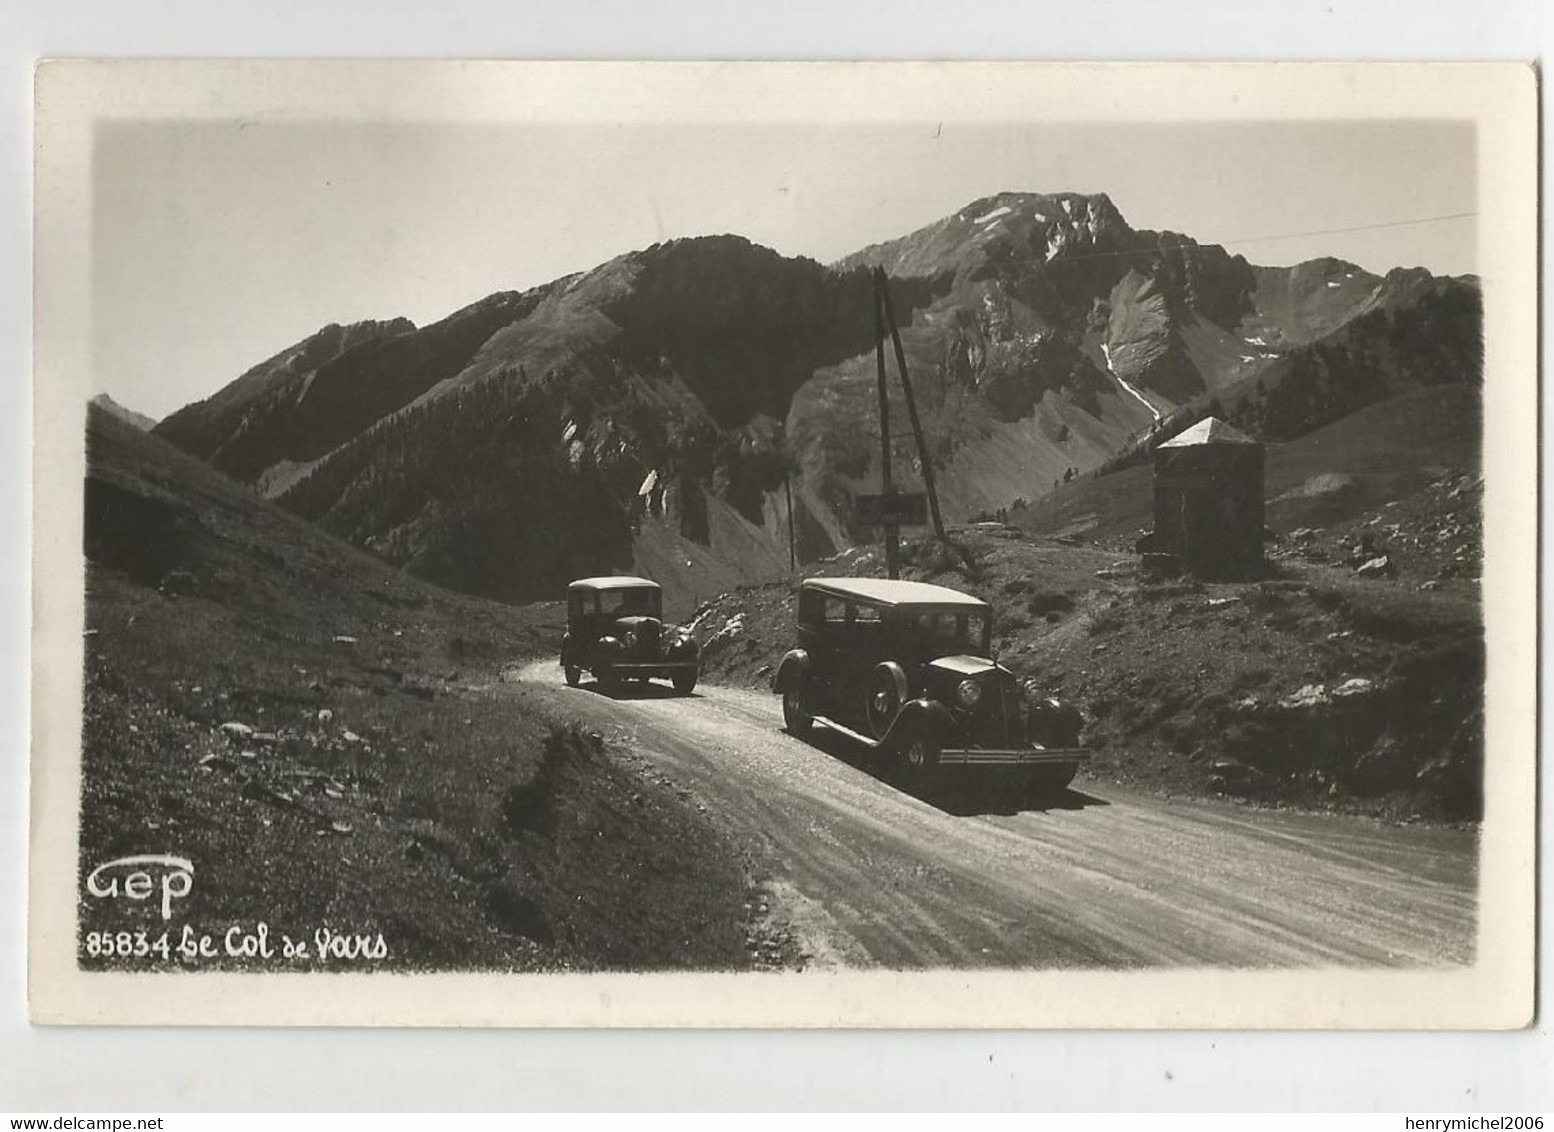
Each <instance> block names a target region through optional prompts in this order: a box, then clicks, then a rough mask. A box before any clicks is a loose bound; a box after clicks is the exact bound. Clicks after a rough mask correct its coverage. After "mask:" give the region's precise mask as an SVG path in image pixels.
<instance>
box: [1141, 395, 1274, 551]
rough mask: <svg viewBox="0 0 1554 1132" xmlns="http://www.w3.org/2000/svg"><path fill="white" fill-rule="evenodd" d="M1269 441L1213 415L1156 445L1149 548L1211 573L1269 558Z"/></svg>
mask: <svg viewBox="0 0 1554 1132" xmlns="http://www.w3.org/2000/svg"><path fill="white" fill-rule="evenodd" d="M1264 459H1265V454H1264V451H1263V446H1262V445H1261V444H1259V443H1258V442H1257V441H1255V440H1253V439H1252V438H1251V437H1249V436H1247V435H1245V434H1244V433H1241V432H1237V431H1236V430H1235V429H1234V428H1231V427H1230V425H1228V424H1226V423H1225V422H1224V421H1222V420H1220V419H1219V418H1218V417H1205V418H1204V419H1203V420H1201V421H1199V422H1198V423H1197V424H1195V425H1193V426H1192V427H1191V428H1189V429H1187V430H1186V431H1185V432H1183V433H1181V434H1180V435H1178V436H1176V437H1173V438H1172V439H1171V440H1168V441H1166V442H1165V443H1164V444H1161V445H1160V446H1159V447H1157V448H1156V449H1155V531H1154V534H1153V536H1151V537H1150V538H1149V539H1148V540H1147V542H1148V546H1147V549H1148V550H1150V551H1153V552H1155V553H1158V554H1169V555H1171V556H1173V557H1174V558H1175V559H1176V560H1177V561H1178V562H1179V563H1180V564H1181V565H1182V566H1184V567H1186V568H1187V569H1190V570H1192V571H1194V572H1195V573H1199V574H1204V575H1209V576H1245V575H1248V574H1254V573H1256V572H1257V571H1259V570H1260V569H1261V567H1262V564H1263V464H1264Z"/></svg>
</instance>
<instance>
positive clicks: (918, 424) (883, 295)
mask: <svg viewBox="0 0 1554 1132" xmlns="http://www.w3.org/2000/svg"><path fill="white" fill-rule="evenodd" d="M874 290H875V294H876V295H877V296H878V297H877V298H876V300H875V306H874V309H875V317H876V321H877V320H878V314H879V308H880V306H881V304H883V306H884V308H885V321H886V322H887V323H888V324H889V325H890V340H891V343H892V344H893V345H894V346H895V348H896V368H897V369H898V370H900V371H901V392H902V393H903V394H904V395H905V396H906V410H907V419H908V420H910V421H911V422H912V435H913V436H914V437H916V438H917V458H918V461H919V462H920V463H921V464H922V465H923V487H924V488H925V489H926V490H927V492H928V514H929V517H930V518H932V519H933V533H934V534H935V535H936V536H937V537H938V539H939V541H940V542H943V541H945V535H944V518H943V516H941V515H940V514H939V492H938V490H937V489H936V488H935V487H934V480H933V453H932V452H931V451H929V448H928V444H927V442H926V441H925V440H924V439H923V424H922V421H920V420H919V419H918V416H917V399H916V398H915V397H913V396H912V379H911V378H910V377H909V376H907V364H906V351H905V350H903V349H902V348H901V332H900V331H899V330H897V329H896V312H895V310H894V309H892V307H891V304H890V281H889V279H888V278H887V277H886V275H885V269H884V268H883V267H876V268H875V269H874ZM880 352H881V358H880V382H881V385H882V386H883V384H884V380H885V376H884V375H885V361H884V357H883V344H882V347H881V351H880ZM880 396H881V397H883V396H884V394H883V393H881V394H880ZM881 427H882V428H883V427H884V425H883V421H882V423H881ZM887 431H888V430H887ZM886 458H887V459H888V458H889V454H888V452H887V457H886ZM885 482H886V485H887V486H886V488H885V491H886V493H887V494H888V493H889V491H890V487H889V486H888V485H889V483H890V481H889V479H886V481H885ZM891 577H895V575H894V574H892V575H891Z"/></svg>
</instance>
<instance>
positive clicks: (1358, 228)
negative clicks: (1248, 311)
mask: <svg viewBox="0 0 1554 1132" xmlns="http://www.w3.org/2000/svg"><path fill="white" fill-rule="evenodd" d="M1477 215H1478V213H1477V212H1446V213H1442V214H1441V215H1440V216H1421V217H1419V218H1417V219H1415V220H1388V221H1384V222H1382V223H1380V224H1356V225H1354V226H1353V227H1350V228H1317V229H1314V230H1313V231H1310V232H1289V233H1286V234H1284V235H1280V236H1245V237H1242V238H1241V239H1238V240H1221V241H1219V242H1220V243H1221V244H1261V243H1265V242H1267V241H1269V240H1298V239H1301V238H1303V237H1305V236H1336V235H1339V234H1341V233H1344V232H1371V231H1375V230H1376V229H1378V228H1406V227H1407V226H1408V225H1410V224H1435V223H1438V222H1439V221H1442V220H1464V219H1466V218H1467V217H1470V216H1477Z"/></svg>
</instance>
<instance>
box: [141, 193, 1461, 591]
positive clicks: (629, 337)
mask: <svg viewBox="0 0 1554 1132" xmlns="http://www.w3.org/2000/svg"><path fill="white" fill-rule="evenodd" d="M875 264H879V265H881V266H883V267H885V269H886V271H887V273H888V274H889V275H890V277H891V280H890V287H891V293H892V299H893V305H894V307H895V310H896V312H897V316H898V318H899V319H900V321H901V336H902V340H903V346H904V348H905V351H906V354H907V357H908V361H909V367H910V372H911V375H912V379H913V382H914V385H915V386H916V388H917V391H918V397H917V399H918V402H919V407H920V409H921V411H922V415H923V418H924V428H925V433H926V435H927V436H928V438H929V442H930V446H931V448H932V450H933V451H932V453H931V457H932V458H933V459H934V460H935V463H936V467H938V469H939V476H938V478H939V483H940V491H941V496H942V499H943V502H944V506H945V510H946V513H947V515H949V516H950V517H951V518H952V519H954V520H961V519H965V518H967V517H970V516H971V515H973V514H975V513H978V512H981V511H987V510H995V509H998V508H1002V507H1005V506H1008V505H1010V504H1011V503H1013V502H1014V501H1015V500H1017V499H1023V500H1029V499H1033V498H1035V497H1036V496H1038V495H1040V494H1042V493H1044V492H1046V491H1049V490H1051V488H1052V487H1053V486H1054V485H1055V484H1057V483H1059V482H1062V481H1063V480H1064V478H1065V477H1070V476H1072V475H1074V474H1080V473H1083V472H1086V471H1088V470H1091V469H1094V468H1097V467H1100V466H1102V465H1104V464H1106V463H1107V462H1108V461H1111V460H1114V459H1115V458H1116V457H1117V456H1118V453H1119V452H1125V451H1126V450H1128V449H1130V448H1133V447H1139V446H1143V445H1147V444H1148V443H1149V442H1150V441H1151V440H1152V439H1153V438H1158V437H1159V436H1161V435H1163V434H1167V433H1169V432H1171V431H1172V430H1174V429H1176V428H1179V427H1185V424H1190V423H1191V420H1188V419H1187V418H1188V417H1191V418H1192V419H1196V418H1197V416H1200V415H1202V414H1203V413H1204V412H1205V411H1207V410H1208V409H1209V408H1210V407H1211V406H1212V407H1214V408H1218V409H1220V410H1221V411H1222V412H1229V413H1231V415H1235V414H1236V413H1240V414H1241V416H1242V418H1243V419H1242V420H1240V421H1238V423H1241V424H1244V425H1248V426H1250V430H1251V431H1253V432H1261V431H1262V430H1264V429H1266V428H1269V427H1272V428H1274V429H1275V430H1276V431H1277V430H1279V429H1283V430H1284V431H1285V432H1288V431H1289V430H1290V429H1310V428H1314V427H1318V426H1320V425H1321V424H1324V423H1327V421H1328V420H1330V419H1333V418H1334V417H1335V415H1342V414H1343V413H1346V412H1352V411H1354V410H1355V409H1357V408H1360V407H1363V405H1365V404H1369V403H1373V402H1374V401H1375V400H1378V399H1381V398H1383V397H1385V396H1391V395H1394V394H1396V393H1397V392H1400V391H1402V390H1405V389H1407V388H1411V387H1413V386H1414V385H1417V384H1432V383H1436V382H1439V381H1441V380H1451V381H1455V382H1461V381H1467V382H1470V383H1476V382H1478V381H1479V380H1481V372H1480V371H1481V368H1482V343H1481V341H1480V339H1479V333H1480V332H1479V330H1478V327H1479V325H1480V324H1481V319H1482V315H1481V310H1480V307H1479V302H1478V290H1477V285H1476V280H1465V279H1461V278H1458V279H1452V278H1447V277H1435V276H1432V275H1430V273H1429V272H1425V271H1423V270H1422V269H1396V270H1394V271H1392V272H1389V273H1388V274H1387V275H1385V276H1376V275H1373V274H1371V273H1368V272H1365V271H1363V270H1362V269H1360V268H1358V267H1357V266H1356V265H1353V264H1349V263H1346V262H1344V261H1342V260H1337V259H1333V258H1330V257H1329V258H1319V259H1315V260H1310V261H1307V262H1305V263H1302V264H1299V265H1296V266H1294V267H1289V268H1276V267H1262V266H1256V265H1253V264H1251V263H1249V262H1248V261H1247V260H1246V259H1245V258H1244V257H1242V256H1239V255H1231V254H1230V253H1229V252H1227V251H1226V250H1225V249H1224V248H1221V247H1218V246H1217V245H1212V244H1206V245H1205V244H1198V243H1196V242H1195V241H1193V240H1192V239H1190V238H1189V237H1187V236H1184V235H1180V234H1177V233H1171V232H1155V231H1149V230H1136V229H1133V228H1131V227H1130V226H1129V225H1128V224H1127V222H1126V220H1125V219H1124V218H1123V217H1122V214H1121V213H1120V212H1119V211H1118V210H1117V209H1116V207H1115V205H1113V204H1112V202H1111V200H1110V198H1109V197H1107V196H1106V195H1105V194H1081V193H1051V194H1039V193H997V194H993V195H992V196H988V197H983V198H980V199H979V200H977V201H973V202H971V203H970V204H968V205H967V206H965V207H964V208H962V209H960V210H958V211H956V212H955V213H952V214H950V215H948V216H946V217H944V218H941V219H940V220H938V221H935V222H933V223H932V224H929V225H925V226H923V227H921V228H919V229H917V230H915V231H914V232H910V233H907V234H906V235H904V236H901V237H898V238H896V239H894V240H889V241H884V242H882V243H879V244H875V245H870V246H869V247H866V248H863V249H860V250H859V251H858V252H855V253H852V254H850V255H848V256H844V257H842V258H841V259H840V260H837V261H835V262H834V263H832V264H831V265H829V266H822V265H821V264H819V263H817V262H815V261H814V260H810V259H807V258H805V257H788V256H783V255H781V254H779V253H777V252H775V251H773V250H772V249H769V248H765V247H762V246H761V245H758V244H754V243H752V242H751V241H749V240H747V239H745V238H744V237H740V236H735V235H721V236H701V237H689V238H685V239H680V240H673V241H669V242H666V243H661V244H655V245H652V246H650V247H648V248H644V249H640V250H637V251H633V252H627V253H624V254H622V255H620V256H616V257H614V258H612V259H610V260H608V261H606V262H605V263H603V264H600V265H599V266H597V267H595V268H593V269H591V270H589V271H585V272H579V273H575V274H573V275H569V276H565V277H562V278H561V279H558V280H554V281H552V282H550V283H547V284H543V285H542V286H540V287H535V288H530V289H529V290H526V291H522V292H499V293H497V294H495V295H492V296H489V297H488V298H486V299H483V300H481V301H480V302H478V303H475V304H471V305H470V306H467V307H465V308H463V309H462V310H460V311H457V312H454V314H452V315H449V316H448V317H447V318H445V319H443V320H440V321H439V322H437V323H432V324H430V325H428V326H427V327H423V328H416V327H414V326H413V324H410V323H409V321H408V320H402V319H399V320H390V321H387V322H370V323H361V324H356V325H355V326H353V327H344V328H342V327H336V326H329V327H325V328H324V329H323V330H321V331H320V332H319V333H318V334H317V335H315V336H312V337H310V338H309V339H305V340H304V341H303V342H301V343H298V344H296V345H295V346H293V347H291V348H288V350H283V351H281V352H280V353H278V354H277V355H275V356H274V357H272V358H271V359H269V360H268V361H266V362H264V363H261V364H260V365H259V366H256V367H253V368H252V369H250V370H249V371H248V372H246V373H245V374H244V375H243V376H241V377H240V378H238V379H237V380H236V381H234V382H232V383H230V384H229V385H227V386H225V387H223V388H222V389H221V390H219V391H218V392H217V393H216V394H213V395H212V397H210V398H207V399H206V400H205V401H202V402H197V403H196V404H195V405H191V406H187V407H186V408H185V409H182V410H179V412H178V413H175V414H173V415H172V416H170V417H169V418H168V419H167V420H166V421H164V422H162V424H161V425H159V426H157V431H158V433H159V434H160V435H163V436H165V437H166V438H167V439H170V440H172V441H173V442H174V443H176V444H179V445H180V446H181V447H184V448H185V449H186V450H188V451H191V452H193V453H195V454H196V455H199V456H201V457H202V458H204V459H207V460H208V461H210V462H211V463H213V464H214V465H215V466H216V467H218V468H219V469H221V470H223V471H226V472H227V473H228V474H230V475H233V476H234V477H235V478H238V479H240V480H243V481H244V482H248V483H251V484H254V485H255V486H256V487H258V488H259V489H260V490H261V491H263V492H264V493H266V494H269V495H272V496H273V497H275V498H277V499H279V501H280V502H282V504H283V505H285V506H288V507H291V508H293V509H294V510H298V511H299V512H300V513H302V514H304V515H306V516H307V517H308V518H310V519H312V520H313V521H315V522H318V523H320V524H321V525H322V526H324V527H325V528H326V529H328V530H331V531H332V532H333V533H335V534H338V535H341V536H343V537H346V538H348V539H350V540H351V541H353V542H356V543H358V544H359V545H364V546H368V547H371V548H372V549H374V550H376V551H377V552H378V553H380V554H383V555H385V556H386V557H388V558H389V560H390V561H392V562H396V563H397V564H399V565H402V566H406V567H407V568H409V569H411V570H412V571H413V572H419V573H422V574H423V575H424V576H427V577H430V578H432V579H433V580H438V581H442V582H444V583H446V584H450V585H454V586H455V587H457V588H464V589H472V590H474V591H475V592H480V593H485V594H488V595H491V596H500V597H503V598H506V599H508V600H525V599H528V598H530V597H533V596H537V595H539V594H542V593H545V592H548V591H547V590H546V587H547V586H550V585H554V584H557V583H558V582H559V581H561V580H564V579H561V578H560V577H559V576H558V577H549V576H546V577H540V576H538V575H534V576H532V577H530V579H529V581H528V582H526V583H525V584H524V585H523V586H518V587H514V586H512V585H509V584H507V583H506V581H505V580H504V578H503V572H504V570H510V569H511V568H510V567H509V566H506V565H504V562H503V559H502V556H500V555H493V554H490V553H487V552H483V551H482V550H481V544H482V543H485V544H488V545H490V544H495V543H500V544H503V545H505V546H506V547H507V548H508V549H507V551H506V553H507V554H508V555H510V554H512V553H515V552H517V548H518V547H520V546H521V545H523V540H524V539H530V540H532V539H534V538H535V537H545V536H544V535H543V534H542V532H546V531H549V530H551V529H553V528H560V527H570V528H572V529H574V530H575V529H576V525H577V522H578V521H579V520H578V517H577V516H574V515H571V514H568V513H566V512H565V511H564V510H558V508H559V507H560V504H559V503H557V502H555V501H554V500H553V501H552V502H551V503H547V502H546V500H545V498H544V497H543V496H537V495H536V494H535V493H534V492H532V491H531V490H530V489H529V488H528V487H527V486H526V485H523V484H520V483H518V482H517V481H516V480H515V479H512V477H515V476H536V475H538V476H541V477H542V478H543V479H544V481H545V482H546V483H547V484H548V485H549V486H551V487H553V488H555V492H554V497H555V500H561V499H573V500H574V501H575V500H576V499H583V498H586V499H592V500H594V501H595V504H594V512H593V513H592V514H591V515H590V516H588V517H587V518H586V520H584V522H585V525H586V524H597V525H598V526H599V527H600V530H599V531H598V532H597V536H598V537H592V536H589V537H585V538H584V539H583V542H584V543H585V544H587V545H589V546H591V547H592V548H593V549H592V550H591V551H590V552H589V553H590V554H592V555H594V557H592V558H590V559H589V561H590V562H591V563H592V568H594V569H608V568H622V569H624V568H630V567H632V565H633V562H634V561H635V560H636V559H638V558H644V559H651V560H652V561H654V562H656V563H660V564H661V568H662V569H663V570H665V571H668V572H672V573H675V574H676V575H683V576H676V577H673V578H665V579H661V580H664V581H666V584H671V585H673V586H674V587H676V588H677V589H678V590H679V591H680V592H681V593H682V594H683V595H684V597H685V599H686V600H691V599H692V598H694V597H696V596H698V595H700V596H707V595H708V586H709V585H715V584H725V583H726V584H734V583H737V582H740V581H750V580H759V579H761V578H765V577H769V576H771V574H772V572H773V571H774V570H780V569H781V568H782V567H783V566H785V565H786V563H787V560H788V558H789V547H788V545H787V544H788V529H789V526H790V519H791V527H792V529H793V532H794V540H795V547H794V550H795V551H796V556H797V558H798V560H800V561H807V560H811V559H814V558H818V557H823V556H825V555H828V554H831V553H834V552H835V551H836V550H838V549H840V548H841V547H843V546H845V545H847V544H849V543H852V542H856V541H858V540H860V539H862V538H865V537H867V535H868V532H867V529H866V528H862V527H860V526H859V525H858V524H857V523H856V522H855V520H854V518H853V514H852V511H853V505H852V503H853V499H854V498H855V497H856V495H857V494H859V493H860V492H862V491H867V490H874V488H873V486H872V485H874V484H877V482H878V477H879V472H880V469H879V466H878V453H877V451H876V449H877V443H876V442H875V441H874V440H873V439H871V437H870V431H871V430H870V428H869V427H868V424H867V422H869V421H872V420H873V419H875V417H876V415H877V406H876V404H875V401H876V397H877V394H876V388H875V386H876V375H875V359H874V323H873V311H872V302H873V299H872V292H871V288H870V283H869V279H868V274H869V268H870V267H872V266H873V265H875ZM1432 325H1438V326H1440V327H1443V328H1444V329H1443V330H1442V332H1441V333H1440V334H1438V335H1434V336H1432V332H1431V329H1430V327H1431V326H1432ZM1394 339H1395V341H1394ZM1437 339H1438V340H1437ZM894 368H895V367H894V364H893V363H892V364H891V366H890V380H891V383H892V385H893V386H894V383H895V381H896V377H895V372H894ZM1382 371H1384V372H1383V374H1382V377H1381V378H1374V377H1373V372H1382ZM1312 389H1317V390H1319V391H1321V395H1320V396H1316V397H1314V396H1311V395H1309V394H1310V391H1311V390H1312ZM895 398H896V394H895V393H894V392H893V393H892V400H893V406H892V408H893V410H895V411H898V412H899V415H898V416H897V418H896V419H900V420H902V421H904V420H905V414H904V411H902V410H904V406H897V405H896V404H894V401H895ZM1227 401H1228V402H1229V403H1230V404H1231V406H1232V408H1231V409H1229V410H1227V409H1226V408H1225V402H1227ZM444 402H446V403H450V404H451V405H452V406H453V408H451V409H449V408H447V407H446V406H444V407H441V408H439V404H440V403H444ZM461 403H462V404H463V405H464V406H465V408H464V410H462V412H471V413H482V414H485V416H484V418H483V419H481V420H479V421H466V422H464V423H463V424H461V425H460V426H459V428H457V429H454V428H451V427H450V424H449V422H450V421H453V420H455V419H457V418H459V417H460V415H461V410H460V409H459V408H458V407H457V406H458V405H460V404H461ZM1269 404H1272V405H1274V409H1273V410H1272V412H1271V413H1270V410H1268V408H1267V406H1268V405H1269ZM520 418H521V423H520V424H514V422H515V421H519V420H520ZM434 421H435V422H437V423H435V425H434V423H433V422H434ZM860 422H863V427H861V428H860V427H859V426H860ZM504 429H507V430H509V432H510V433H511V435H508V434H507V433H504V431H503V430H504ZM455 433H457V434H458V435H460V436H462V437H463V438H464V439H463V440H462V441H460V442H459V443H464V444H466V445H472V446H473V448H474V449H479V450H484V451H487V452H488V454H489V457H490V460H491V463H490V464H489V466H490V467H491V468H506V469H507V472H506V473H504V475H505V476H506V477H507V478H503V477H502V476H496V477H493V476H490V475H482V474H481V472H480V470H479V468H478V466H476V465H475V464H472V463H471V462H470V460H469V459H467V458H466V457H467V453H464V454H460V453H456V452H454V451H452V450H451V447H450V446H451V445H452V444H453V443H455V442H454V441H453V440H451V439H450V438H451V437H452V436H453V435H454V434H455ZM520 434H521V435H522V437H523V438H524V439H523V443H524V444H526V445H528V446H529V450H528V451H527V452H526V454H525V455H524V456H523V457H521V458H518V457H511V456H509V455H507V454H505V453H506V448H507V447H508V446H510V445H511V444H512V443H516V440H515V438H516V437H517V436H518V435H520ZM396 445H397V446H398V447H397V448H396V447H395V446H396ZM912 449H913V446H912V445H911V444H910V443H909V442H903V443H902V444H899V445H897V451H898V454H899V455H898V458H899V459H900V460H901V461H902V463H901V465H900V467H899V468H898V469H897V482H898V484H900V485H902V486H903V487H904V488H905V489H910V488H911V487H912V486H913V484H914V482H915V479H916V477H917V474H918V473H919V472H920V468H921V454H918V453H916V452H915V451H913V450H912ZM395 452H397V453H398V454H397V455H396V454H394V453H395ZM520 466H521V467H520ZM650 479H651V480H652V482H653V483H654V484H655V485H657V486H656V487H655V488H653V489H648V488H646V487H645V486H644V485H646V484H647V483H648V481H649V480H650ZM569 485H570V486H569ZM574 488H575V491H574ZM790 493H791V498H792V503H791V505H790V504H789V502H788V499H789V496H790ZM377 496H381V497H382V498H381V499H380V500H378V501H377V502H376V503H374V504H372V505H371V506H368V505H366V504H365V503H364V501H365V500H367V499H369V498H373V497H377ZM605 528H608V530H606V529H605ZM481 531H485V532H488V533H489V532H501V536H500V537H497V538H494V539H480V538H477V537H475V535H476V533H477V532H481ZM650 544H651V548H652V549H650ZM604 548H611V549H608V550H606V549H604ZM471 555H473V556H474V558H475V559H477V560H480V563H481V564H480V565H478V566H475V567H470V566H468V565H465V566H458V565H456V561H457V560H458V559H459V558H461V557H463V558H468V557H469V556H471ZM681 562H683V563H685V564H686V565H684V566H680V565H677V564H678V563H681ZM579 565H581V564H579ZM572 568H574V565H573V564H572V563H570V562H567V563H563V562H561V561H557V562H556V563H555V564H554V569H555V570H556V571H563V572H564V571H565V570H567V569H572Z"/></svg>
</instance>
